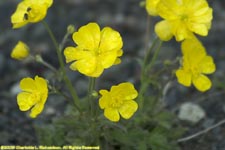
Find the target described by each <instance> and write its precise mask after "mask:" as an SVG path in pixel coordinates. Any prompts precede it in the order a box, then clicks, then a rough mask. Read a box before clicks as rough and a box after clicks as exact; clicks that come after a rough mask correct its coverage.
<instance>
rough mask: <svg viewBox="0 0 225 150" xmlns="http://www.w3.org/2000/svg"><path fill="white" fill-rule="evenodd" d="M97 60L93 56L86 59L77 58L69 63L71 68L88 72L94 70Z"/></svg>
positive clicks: (83, 72)
mask: <svg viewBox="0 0 225 150" xmlns="http://www.w3.org/2000/svg"><path fill="white" fill-rule="evenodd" d="M96 67H97V61H96V58H95V57H87V58H86V59H81V60H78V61H76V62H74V63H72V64H71V65H70V68H71V69H72V70H78V71H79V72H80V73H82V74H85V75H87V74H90V73H93V72H94V71H95V70H96Z"/></svg>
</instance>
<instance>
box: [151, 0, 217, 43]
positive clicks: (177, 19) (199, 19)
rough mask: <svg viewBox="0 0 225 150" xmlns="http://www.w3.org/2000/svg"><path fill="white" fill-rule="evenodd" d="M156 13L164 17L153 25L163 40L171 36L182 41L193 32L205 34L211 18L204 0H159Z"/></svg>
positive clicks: (210, 11) (191, 35)
mask: <svg viewBox="0 0 225 150" xmlns="http://www.w3.org/2000/svg"><path fill="white" fill-rule="evenodd" d="M157 13H158V14H159V16H161V17H162V18H163V19H165V20H163V21H160V22H159V23H157V24H156V26H155V32H156V34H157V35H158V37H159V38H160V39H161V40H163V41H168V40H170V39H171V38H172V36H175V37H176V40H177V41H182V40H184V39H187V38H191V37H193V35H194V34H193V33H196V34H199V35H201V36H207V34H208V30H209V29H210V27H211V20H212V18H213V17H212V9H211V8H210V7H209V6H208V3H207V1H206V0H160V2H159V3H158V5H157Z"/></svg>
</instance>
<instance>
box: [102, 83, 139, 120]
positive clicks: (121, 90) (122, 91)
mask: <svg viewBox="0 0 225 150" xmlns="http://www.w3.org/2000/svg"><path fill="white" fill-rule="evenodd" d="M99 93H100V94H101V95H102V97H101V98H100V99H99V106H100V108H101V109H104V115H105V117H106V118H108V119H109V120H110V121H113V122H117V121H119V119H120V115H121V116H122V117H123V118H125V119H129V118H130V117H132V116H133V114H134V113H135V112H136V111H137V108H138V104H137V103H136V102H135V101H134V100H133V99H135V98H136V97H137V95H138V93H137V91H136V89H135V88H134V86H133V84H131V83H129V82H125V83H121V84H119V85H117V86H112V87H111V89H110V91H107V90H100V92H99ZM119 114H120V115H119Z"/></svg>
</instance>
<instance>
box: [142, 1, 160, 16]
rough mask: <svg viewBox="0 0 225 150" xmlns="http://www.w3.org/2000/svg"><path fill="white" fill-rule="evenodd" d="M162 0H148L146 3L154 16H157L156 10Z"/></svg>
mask: <svg viewBox="0 0 225 150" xmlns="http://www.w3.org/2000/svg"><path fill="white" fill-rule="evenodd" d="M159 1H160V0H146V5H145V8H146V10H147V12H148V14H149V15H152V16H157V15H158V13H157V10H156V6H157V4H158V3H159Z"/></svg>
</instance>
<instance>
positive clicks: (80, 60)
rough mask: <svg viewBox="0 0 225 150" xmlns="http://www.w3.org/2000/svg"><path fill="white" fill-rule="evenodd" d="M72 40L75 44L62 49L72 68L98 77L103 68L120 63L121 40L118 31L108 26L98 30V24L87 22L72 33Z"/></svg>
mask: <svg viewBox="0 0 225 150" xmlns="http://www.w3.org/2000/svg"><path fill="white" fill-rule="evenodd" d="M73 41H74V42H75V43H76V44H77V46H76V47H67V48H66V49H65V51H64V55H65V57H66V62H67V63H69V62H73V63H72V64H71V65H70V68H71V69H72V70H78V71H79V72H80V73H82V74H85V75H86V76H90V77H99V76H100V75H101V74H102V72H103V70H104V69H106V68H109V67H111V66H112V65H115V64H118V63H120V59H119V58H118V57H119V56H121V55H122V53H123V51H122V49H121V48H122V46H123V41H122V38H121V36H120V34H119V32H117V31H115V30H113V29H111V28H110V27H105V28H103V29H102V30H101V31H100V28H99V26H98V24H96V23H89V24H87V25H85V26H83V27H81V28H80V29H79V30H78V32H75V33H73ZM74 61H75V62H74Z"/></svg>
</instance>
